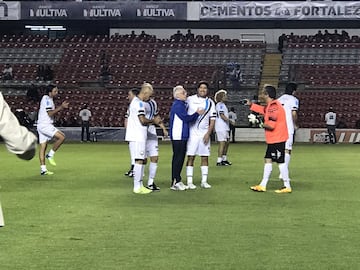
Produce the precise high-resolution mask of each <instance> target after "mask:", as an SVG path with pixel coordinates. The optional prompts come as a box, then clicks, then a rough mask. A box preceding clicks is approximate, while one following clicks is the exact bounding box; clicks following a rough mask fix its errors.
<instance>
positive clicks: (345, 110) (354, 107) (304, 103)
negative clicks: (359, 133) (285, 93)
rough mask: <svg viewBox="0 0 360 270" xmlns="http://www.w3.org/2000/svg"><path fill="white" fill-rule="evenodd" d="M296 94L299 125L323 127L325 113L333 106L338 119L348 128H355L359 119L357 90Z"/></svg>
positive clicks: (359, 96) (315, 91)
mask: <svg viewBox="0 0 360 270" xmlns="http://www.w3.org/2000/svg"><path fill="white" fill-rule="evenodd" d="M296 96H297V97H298V98H299V100H300V110H299V124H300V127H308V128H309V127H310V128H311V127H325V119H324V117H325V114H326V113H327V112H328V109H329V107H333V108H334V110H335V112H336V113H337V116H338V120H341V121H342V122H343V123H345V124H346V126H347V127H348V128H355V123H356V121H357V120H359V119H360V113H359V104H360V92H359V91H319V90H313V91H311V90H307V91H299V92H297V94H296Z"/></svg>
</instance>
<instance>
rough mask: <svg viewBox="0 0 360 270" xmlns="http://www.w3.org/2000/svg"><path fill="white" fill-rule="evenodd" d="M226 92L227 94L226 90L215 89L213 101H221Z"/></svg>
mask: <svg viewBox="0 0 360 270" xmlns="http://www.w3.org/2000/svg"><path fill="white" fill-rule="evenodd" d="M226 94H227V91H226V90H224V89H221V90H219V91H217V92H216V93H215V96H214V99H215V102H216V103H218V102H220V101H222V100H223V99H224V96H225V95H226Z"/></svg>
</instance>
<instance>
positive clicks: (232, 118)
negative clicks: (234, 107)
mask: <svg viewBox="0 0 360 270" xmlns="http://www.w3.org/2000/svg"><path fill="white" fill-rule="evenodd" d="M229 120H230V124H232V125H233V126H234V125H235V124H236V120H237V115H236V113H234V112H232V111H230V112H229Z"/></svg>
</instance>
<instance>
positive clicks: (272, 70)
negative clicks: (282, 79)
mask: <svg viewBox="0 0 360 270" xmlns="http://www.w3.org/2000/svg"><path fill="white" fill-rule="evenodd" d="M280 67H281V54H280V53H266V54H265V57H264V65H263V71H262V75H261V80H260V86H259V91H261V89H262V88H263V86H264V84H271V85H274V86H275V87H277V86H278V84H279V75H280Z"/></svg>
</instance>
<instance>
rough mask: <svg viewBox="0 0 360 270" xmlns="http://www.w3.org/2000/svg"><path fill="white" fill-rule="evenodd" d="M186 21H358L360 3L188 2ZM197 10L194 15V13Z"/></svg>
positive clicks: (359, 17)
mask: <svg viewBox="0 0 360 270" xmlns="http://www.w3.org/2000/svg"><path fill="white" fill-rule="evenodd" d="M188 5H189V6H188V13H189V20H220V19H221V20H359V19H360V2H355V1H353V2H350V1H349V2H332V1H326V2H310V1H302V2H276V1H274V2H256V1H255V2H242V1H240V2H229V1H228V2H192V3H189V4H188ZM194 11H197V14H194Z"/></svg>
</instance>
